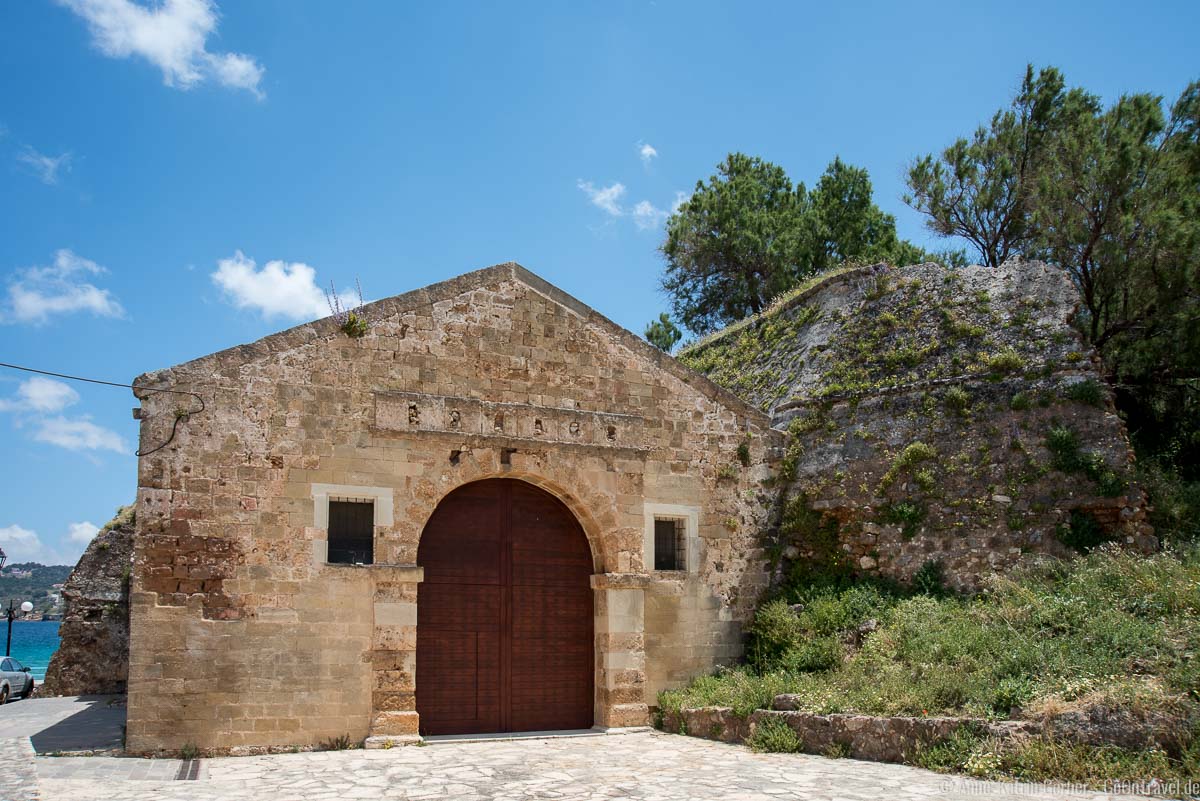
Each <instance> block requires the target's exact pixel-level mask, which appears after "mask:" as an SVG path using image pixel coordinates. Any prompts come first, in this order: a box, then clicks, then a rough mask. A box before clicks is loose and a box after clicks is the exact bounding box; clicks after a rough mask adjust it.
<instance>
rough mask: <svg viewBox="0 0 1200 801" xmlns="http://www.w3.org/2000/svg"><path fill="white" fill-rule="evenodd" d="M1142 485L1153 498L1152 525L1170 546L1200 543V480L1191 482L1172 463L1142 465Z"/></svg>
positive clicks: (1146, 462)
mask: <svg viewBox="0 0 1200 801" xmlns="http://www.w3.org/2000/svg"><path fill="white" fill-rule="evenodd" d="M1137 481H1138V485H1139V486H1141V487H1142V489H1144V490H1145V491H1146V494H1147V495H1148V496H1149V498H1150V513H1149V522H1150V525H1152V526H1154V534H1155V536H1157V537H1158V538H1159V539H1160V540H1161V541H1163V542H1164V543H1168V544H1182V543H1193V542H1197V541H1200V480H1192V481H1189V480H1187V479H1186V478H1184V477H1183V474H1182V472H1181V471H1180V470H1179V469H1178V468H1176V467H1175V466H1174V465H1172V464H1171V463H1170V462H1167V461H1164V460H1160V459H1150V460H1144V461H1139V462H1138V465H1137Z"/></svg>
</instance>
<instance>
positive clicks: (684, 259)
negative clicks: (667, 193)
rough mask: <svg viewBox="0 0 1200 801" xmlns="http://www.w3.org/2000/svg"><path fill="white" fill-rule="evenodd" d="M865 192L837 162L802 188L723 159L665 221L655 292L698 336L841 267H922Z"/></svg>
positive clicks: (857, 176)
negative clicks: (878, 264)
mask: <svg viewBox="0 0 1200 801" xmlns="http://www.w3.org/2000/svg"><path fill="white" fill-rule="evenodd" d="M871 194H872V189H871V181H870V178H869V177H868V176H867V173H866V171H865V170H862V169H859V168H856V167H852V166H850V165H848V164H846V163H844V162H843V161H841V160H840V159H834V161H833V162H832V163H831V164H830V165H829V166H828V167H827V168H826V170H825V173H824V174H823V175H822V176H821V178H820V180H818V182H817V185H816V187H814V188H813V190H812V191H811V192H810V191H808V190H807V189H806V188H805V186H804V184H797V185H795V186H793V185H792V181H791V179H790V178H788V176H787V173H786V172H784V170H783V169H782V168H780V167H778V166H776V165H774V164H771V163H770V162H767V161H764V160H762V159H760V158H756V157H750V156H746V155H744V154H741V153H731V154H729V155H728V156H727V157H726V158H725V160H724V161H723V162H721V163H720V164H719V165H717V173H716V174H715V175H712V176H710V177H709V178H708V181H707V182H704V181H700V182H697V184H696V188H695V190H694V191H693V192H692V196H691V197H690V198H689V199H688V200H687V201H686V202H684V203H683V204H682V205H681V206H680V207H679V209H678V211H676V213H674V214H672V215H671V217H670V218H669V219H668V220H667V236H666V240H665V241H664V242H663V244H662V246H661V248H660V250H661V252H662V254H663V257H664V259H665V260H666V270H665V272H664V274H663V277H662V286H663V289H664V291H666V293H667V294H668V295H669V296H670V297H671V305H672V310H673V312H674V316H675V318H676V319H678V320H679V321H680V322H682V323H683V325H684V326H686V327H687V328H688V329H690V330H692V331H694V332H696V333H698V334H705V333H707V332H709V331H712V330H713V329H715V328H719V327H721V326H724V325H728V324H729V323H732V322H734V321H737V320H740V319H742V318H743V317H747V316H749V315H752V314H758V313H759V312H761V311H763V309H765V308H766V306H767V304H768V303H769V302H770V300H771V299H772V298H773V297H776V296H777V295H780V294H781V293H783V292H786V291H787V290H789V289H790V288H791V287H793V286H795V285H796V284H797V283H799V282H800V281H802V280H803V279H805V278H806V277H809V276H812V275H816V274H819V273H822V272H825V271H827V270H829V269H831V268H833V267H835V266H837V265H840V264H843V263H845V262H850V261H855V262H870V261H878V260H889V261H892V262H894V263H897V264H910V263H913V262H919V261H924V260H925V258H926V257H927V254H926V253H925V252H924V251H922V250H921V249H920V248H917V247H915V246H913V245H911V244H909V243H908V242H904V241H901V240H900V239H898V238H897V236H896V223H895V218H894V217H892V215H890V214H885V213H884V212H883V211H881V210H880V209H879V207H878V206H876V205H875V204H874V202H872V200H871Z"/></svg>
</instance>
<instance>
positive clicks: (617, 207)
mask: <svg viewBox="0 0 1200 801" xmlns="http://www.w3.org/2000/svg"><path fill="white" fill-rule="evenodd" d="M576 186H578V187H579V188H580V190H582V191H583V193H584V194H585V195H587V196H588V200H590V201H591V202H592V205H593V206H596V207H598V208H601V209H604V211H606V212H608V213H609V214H611V215H612V216H613V217H620V216H622V215H623V214H624V213H625V210H624V209H622V208H621V204H620V200H621V196H622V195H624V194H625V185H624V184H621V183H614V184H613V185H612V186H604V187H601V188H600V189H597V188H596V187H595V186H593V185H592V182H591V181H583V180H580V181H578V182H576Z"/></svg>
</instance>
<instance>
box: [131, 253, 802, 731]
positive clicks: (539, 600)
mask: <svg viewBox="0 0 1200 801" xmlns="http://www.w3.org/2000/svg"><path fill="white" fill-rule="evenodd" d="M363 315H364V317H365V319H366V320H367V321H368V330H367V331H366V332H365V334H363V335H362V336H353V335H350V334H348V333H346V332H344V331H343V329H342V327H340V326H339V323H338V321H337V320H336V319H334V318H329V319H325V320H319V321H317V322H313V323H309V324H306V325H302V326H299V327H296V328H293V329H290V330H288V331H284V332H282V333H278V334H274V335H272V336H268V337H266V338H264V339H262V340H260V341H258V342H256V343H253V344H251V345H246V346H241V347H236V348H231V349H229V350H226V351H222V352H220V353H216V354H213V355H210V356H206V357H204V358H201V359H197V360H195V361H192V362H188V363H185V364H182V365H179V366H176V367H173V368H170V369H167V370H162V371H159V372H154V373H149V374H146V375H143V376H141V377H140V378H139V379H137V381H136V382H135V383H136V384H137V385H138V386H139V387H151V388H164V389H170V390H173V391H174V392H172V393H164V392H154V391H150V390H146V389H139V390H137V391H136V394H137V396H138V397H139V399H140V400H141V408H140V409H139V410H137V416H138V417H139V419H140V420H141V450H142V452H143V453H145V454H146V455H144V456H142V457H141V458H140V461H139V465H138V495H137V516H136V526H137V531H136V546H135V555H134V569H133V577H132V579H133V581H132V590H131V594H130V605H131V635H130V636H131V640H130V665H129V716H128V737H127V743H128V748H129V750H130V751H132V752H150V751H157V750H170V749H181V748H183V747H184V746H185V745H194V746H197V747H199V748H201V749H210V750H213V751H232V752H235V753H236V752H245V751H247V750H251V749H257V748H268V747H289V746H300V747H305V746H311V745H314V744H316V743H319V742H321V741H322V740H325V739H330V738H336V737H339V736H342V735H348V736H349V737H350V739H351V740H361V739H363V738H369V739H368V741H367V742H368V745H372V744H381V743H384V742H386V741H389V740H392V741H395V740H403V739H408V738H413V737H415V736H418V735H419V734H429V733H452V732H491V731H515V730H536V729H549V728H584V727H591V726H599V727H607V728H619V727H628V726H641V725H645V724H646V723H648V704H651V703H653V699H654V698H655V695H656V693H657V692H658V690H660V689H663V688H665V687H667V686H669V685H672V684H677V683H679V682H681V681H683V680H685V679H687V678H690V677H691V676H694V675H696V674H698V673H701V672H703V671H706V670H709V669H711V668H712V666H713V665H714V664H717V663H721V662H730V661H732V660H733V659H735V658H736V657H737V656H738V654H739V651H740V647H741V645H740V642H741V626H742V624H743V623H744V621H746V619H747V618H748V616H749V614H750V612H751V611H752V609H753V606H754V603H755V601H756V600H757V598H758V596H759V595H760V594H761V591H762V590H763V589H764V588H765V586H766V585H767V583H768V575H767V567H766V562H767V560H766V559H765V557H764V555H763V554H762V552H761V549H760V545H759V532H760V531H761V530H762V529H763V528H764V527H765V526H766V525H767V519H768V516H769V515H770V512H771V507H772V504H773V498H772V497H771V495H770V493H769V491H768V490H767V489H766V488H765V487H764V485H763V481H764V480H765V479H768V478H769V476H770V473H771V468H770V461H771V458H772V455H775V456H777V455H778V453H777V451H778V446H779V444H780V435H779V434H778V433H777V432H775V431H773V430H772V429H771V428H770V420H769V418H768V417H767V416H766V415H765V414H764V413H763V412H762V411H761V410H759V409H757V408H755V407H754V406H751V405H749V404H747V403H746V402H745V401H743V400H741V399H740V398H738V397H737V396H735V395H733V394H731V393H729V392H728V391H726V390H724V389H722V388H720V387H719V386H717V385H716V384H714V383H712V382H710V381H709V380H708V379H706V378H704V377H702V376H701V375H699V374H697V373H694V372H691V371H690V370H688V369H687V368H685V367H683V366H682V365H680V364H679V363H678V362H676V361H674V360H673V359H671V358H670V357H668V356H665V355H664V354H662V353H660V352H659V351H657V350H656V349H654V348H653V347H651V346H650V345H648V344H647V343H645V342H644V341H643V340H641V339H640V338H638V337H636V336H634V335H633V334H631V333H629V332H628V331H626V330H624V329H622V328H620V327H619V326H617V325H615V324H614V323H612V322H611V321H609V320H607V319H606V318H604V317H603V316H601V315H600V314H598V313H597V312H595V311H593V310H592V309H590V308H588V307H587V306H585V305H583V304H582V303H580V302H579V301H577V300H575V299H574V298H571V297H569V296H567V295H566V294H564V293H563V292H561V291H559V290H558V289H556V288H555V287H553V286H551V285H549V284H547V283H546V282H545V281H543V280H541V279H539V278H537V277H536V276H534V275H532V274H531V273H529V272H528V271H526V270H525V269H523V268H522V267H520V266H518V265H516V264H502V265H498V266H495V267H490V268H487V269H484V270H480V271H478V272H474V273H470V274H467V275H464V276H461V277H459V278H456V279H453V280H450V281H446V282H443V283H440V284H435V285H433V286H430V287H427V288H425V289H421V290H417V291H415V292H410V293H408V294H404V295H400V296H397V297H394V298H390V299H387V300H382V301H378V302H376V303H372V304H370V305H368V306H367V307H365V308H364V310H363ZM354 333H360V332H354ZM187 392H191V393H195V397H193V396H190V395H187V394H180V393H187ZM201 406H202V407H203V408H202V410H201ZM164 443H165V445H164Z"/></svg>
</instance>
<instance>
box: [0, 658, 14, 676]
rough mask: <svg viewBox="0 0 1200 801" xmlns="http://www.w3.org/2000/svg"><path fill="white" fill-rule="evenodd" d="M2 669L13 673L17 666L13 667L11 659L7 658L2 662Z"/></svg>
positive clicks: (0, 666)
mask: <svg viewBox="0 0 1200 801" xmlns="http://www.w3.org/2000/svg"><path fill="white" fill-rule="evenodd" d="M0 670H3V671H5V672H8V673H11V672H12V671H14V670H16V668H15V667H13V664H12V660H11V659H5V660H4V661H2V662H0Z"/></svg>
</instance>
